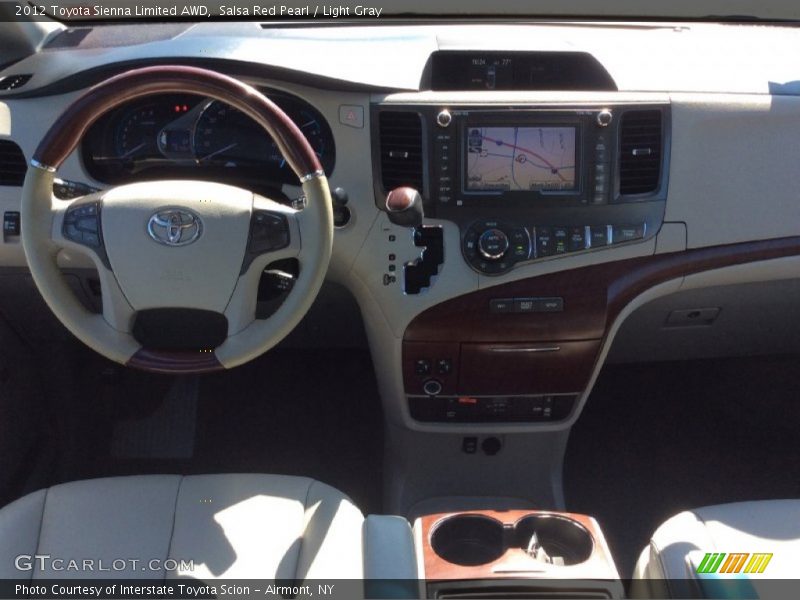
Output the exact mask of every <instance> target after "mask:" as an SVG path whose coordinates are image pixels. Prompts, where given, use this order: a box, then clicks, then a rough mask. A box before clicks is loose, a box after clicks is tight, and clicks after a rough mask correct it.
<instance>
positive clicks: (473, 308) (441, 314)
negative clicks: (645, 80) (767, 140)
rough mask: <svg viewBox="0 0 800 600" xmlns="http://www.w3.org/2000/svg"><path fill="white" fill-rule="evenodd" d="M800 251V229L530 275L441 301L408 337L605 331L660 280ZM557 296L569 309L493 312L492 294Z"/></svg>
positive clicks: (554, 336) (496, 337) (511, 338)
mask: <svg viewBox="0 0 800 600" xmlns="http://www.w3.org/2000/svg"><path fill="white" fill-rule="evenodd" d="M796 255H800V237H788V238H778V239H773V240H762V241H755V242H744V243H739V244H729V245H725V246H712V247H708V248H697V249H693V250H686V251H684V252H673V253H669V254H656V255H653V256H646V257H641V258H632V259H628V260H621V261H615V262H610V263H604V264H599V265H592V266H588V267H581V268H578V269H570V270H568V271H560V272H557V273H550V274H548V275H541V276H539V277H531V278H529V279H522V280H520V281H514V282H511V283H506V284H502V285H498V286H494V287H491V288H488V289H485V290H480V291H477V292H472V293H470V294H466V295H464V296H459V297H458V298H453V299H452V300H447V301H445V302H442V303H440V304H437V305H435V306H433V307H431V308H429V309H428V310H426V311H424V312H422V313H420V314H419V315H418V316H417V317H416V318H414V319H413V320H412V321H411V323H410V324H409V325H408V327H407V328H406V331H405V335H404V338H403V339H404V340H406V341H417V342H420V341H428V342H434V341H435V342H445V341H450V342H452V341H460V342H489V343H493V342H506V343H513V342H521V343H530V342H552V341H567V340H593V339H601V338H603V337H605V334H606V330H607V328H608V327H609V326H610V325H611V324H612V323H613V321H614V319H615V318H616V317H617V316H618V315H619V313H620V312H621V311H622V309H623V308H624V307H625V306H626V305H627V304H628V303H629V302H630V301H631V300H633V299H634V298H635V297H636V296H638V295H639V294H641V293H642V292H644V291H646V290H647V289H648V288H651V287H653V286H655V285H658V284H659V283H663V282H665V281H669V280H671V279H676V278H678V277H682V276H685V275H690V274H693V273H699V272H702V271H709V270H712V269H718V268H721V267H727V266H731V265H737V264H744V263H749V262H756V261H761V260H769V259H773V258H780V257H784V256H796ZM553 296H558V297H561V298H564V311H563V312H560V313H526V314H514V313H500V314H490V313H489V300H491V299H493V298H521V297H553ZM465 323H469V326H468V327H465V326H464V324H465Z"/></svg>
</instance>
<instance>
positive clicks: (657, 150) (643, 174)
mask: <svg viewBox="0 0 800 600" xmlns="http://www.w3.org/2000/svg"><path fill="white" fill-rule="evenodd" d="M662 130H663V125H662V116H661V111H660V110H631V111H627V112H626V113H624V114H623V115H622V121H621V123H620V159H619V193H620V194H621V195H622V196H633V195H638V194H649V193H652V192H655V191H656V190H657V189H658V184H659V182H660V180H661V148H662V138H663V134H662Z"/></svg>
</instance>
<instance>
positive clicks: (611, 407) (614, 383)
mask: <svg viewBox="0 0 800 600" xmlns="http://www.w3.org/2000/svg"><path fill="white" fill-rule="evenodd" d="M798 367H800V357H759V358H736V359H724V360H703V361H692V362H669V363H651V364H641V365H617V366H607V367H606V368H604V370H603V372H602V374H601V376H600V379H599V380H598V382H597V386H596V387H595V389H594V391H593V392H592V395H591V397H590V398H589V400H588V402H587V405H586V408H585V410H584V413H583V414H582V415H581V417H580V419H579V420H578V422H577V424H576V426H575V427H574V429H573V431H572V434H571V436H570V441H569V445H568V448H567V457H566V465H565V474H564V475H565V477H564V480H565V494H566V501H567V507H568V508H569V509H570V510H572V511H575V512H585V513H588V514H592V515H594V516H595V517H596V518H597V519H598V520H599V521H600V524H601V526H602V527H603V530H604V532H605V534H606V536H607V538H608V541H609V545H610V546H611V551H612V553H613V554H614V556H615V559H616V561H617V566H618V568H619V570H620V573H621V574H622V575H623V576H629V575H630V573H631V571H632V569H633V565H634V564H635V561H636V559H637V558H638V554H639V552H640V551H641V549H642V548H643V547H644V546H645V545H646V544H647V541H648V540H649V536H650V534H651V533H652V531H653V530H654V529H655V528H656V527H657V526H658V525H659V524H660V523H661V522H663V521H664V520H666V519H667V518H668V517H669V516H671V515H672V514H675V513H677V512H680V511H681V510H683V509H686V508H691V507H697V506H704V505H710V504H717V503H723V502H732V501H739V500H757V499H768V498H787V497H791V498H800V443H798V438H797V431H798V428H800V368H798Z"/></svg>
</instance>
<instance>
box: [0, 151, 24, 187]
mask: <svg viewBox="0 0 800 600" xmlns="http://www.w3.org/2000/svg"><path fill="white" fill-rule="evenodd" d="M26 171H27V164H26V163H25V156H24V155H23V154H22V150H20V149H19V146H17V145H16V144H15V143H14V142H12V141H11V140H0V185H13V186H21V185H22V182H23V181H24V180H25V172H26Z"/></svg>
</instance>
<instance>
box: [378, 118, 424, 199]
mask: <svg viewBox="0 0 800 600" xmlns="http://www.w3.org/2000/svg"><path fill="white" fill-rule="evenodd" d="M379 128H380V145H381V180H382V181H383V189H384V190H386V191H389V190H392V189H394V188H396V187H399V186H402V185H407V186H410V187H413V188H415V189H417V190H419V191H420V192H422V191H423V190H422V120H421V119H420V116H419V114H417V113H415V112H400V111H383V112H381V113H380V118H379Z"/></svg>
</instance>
